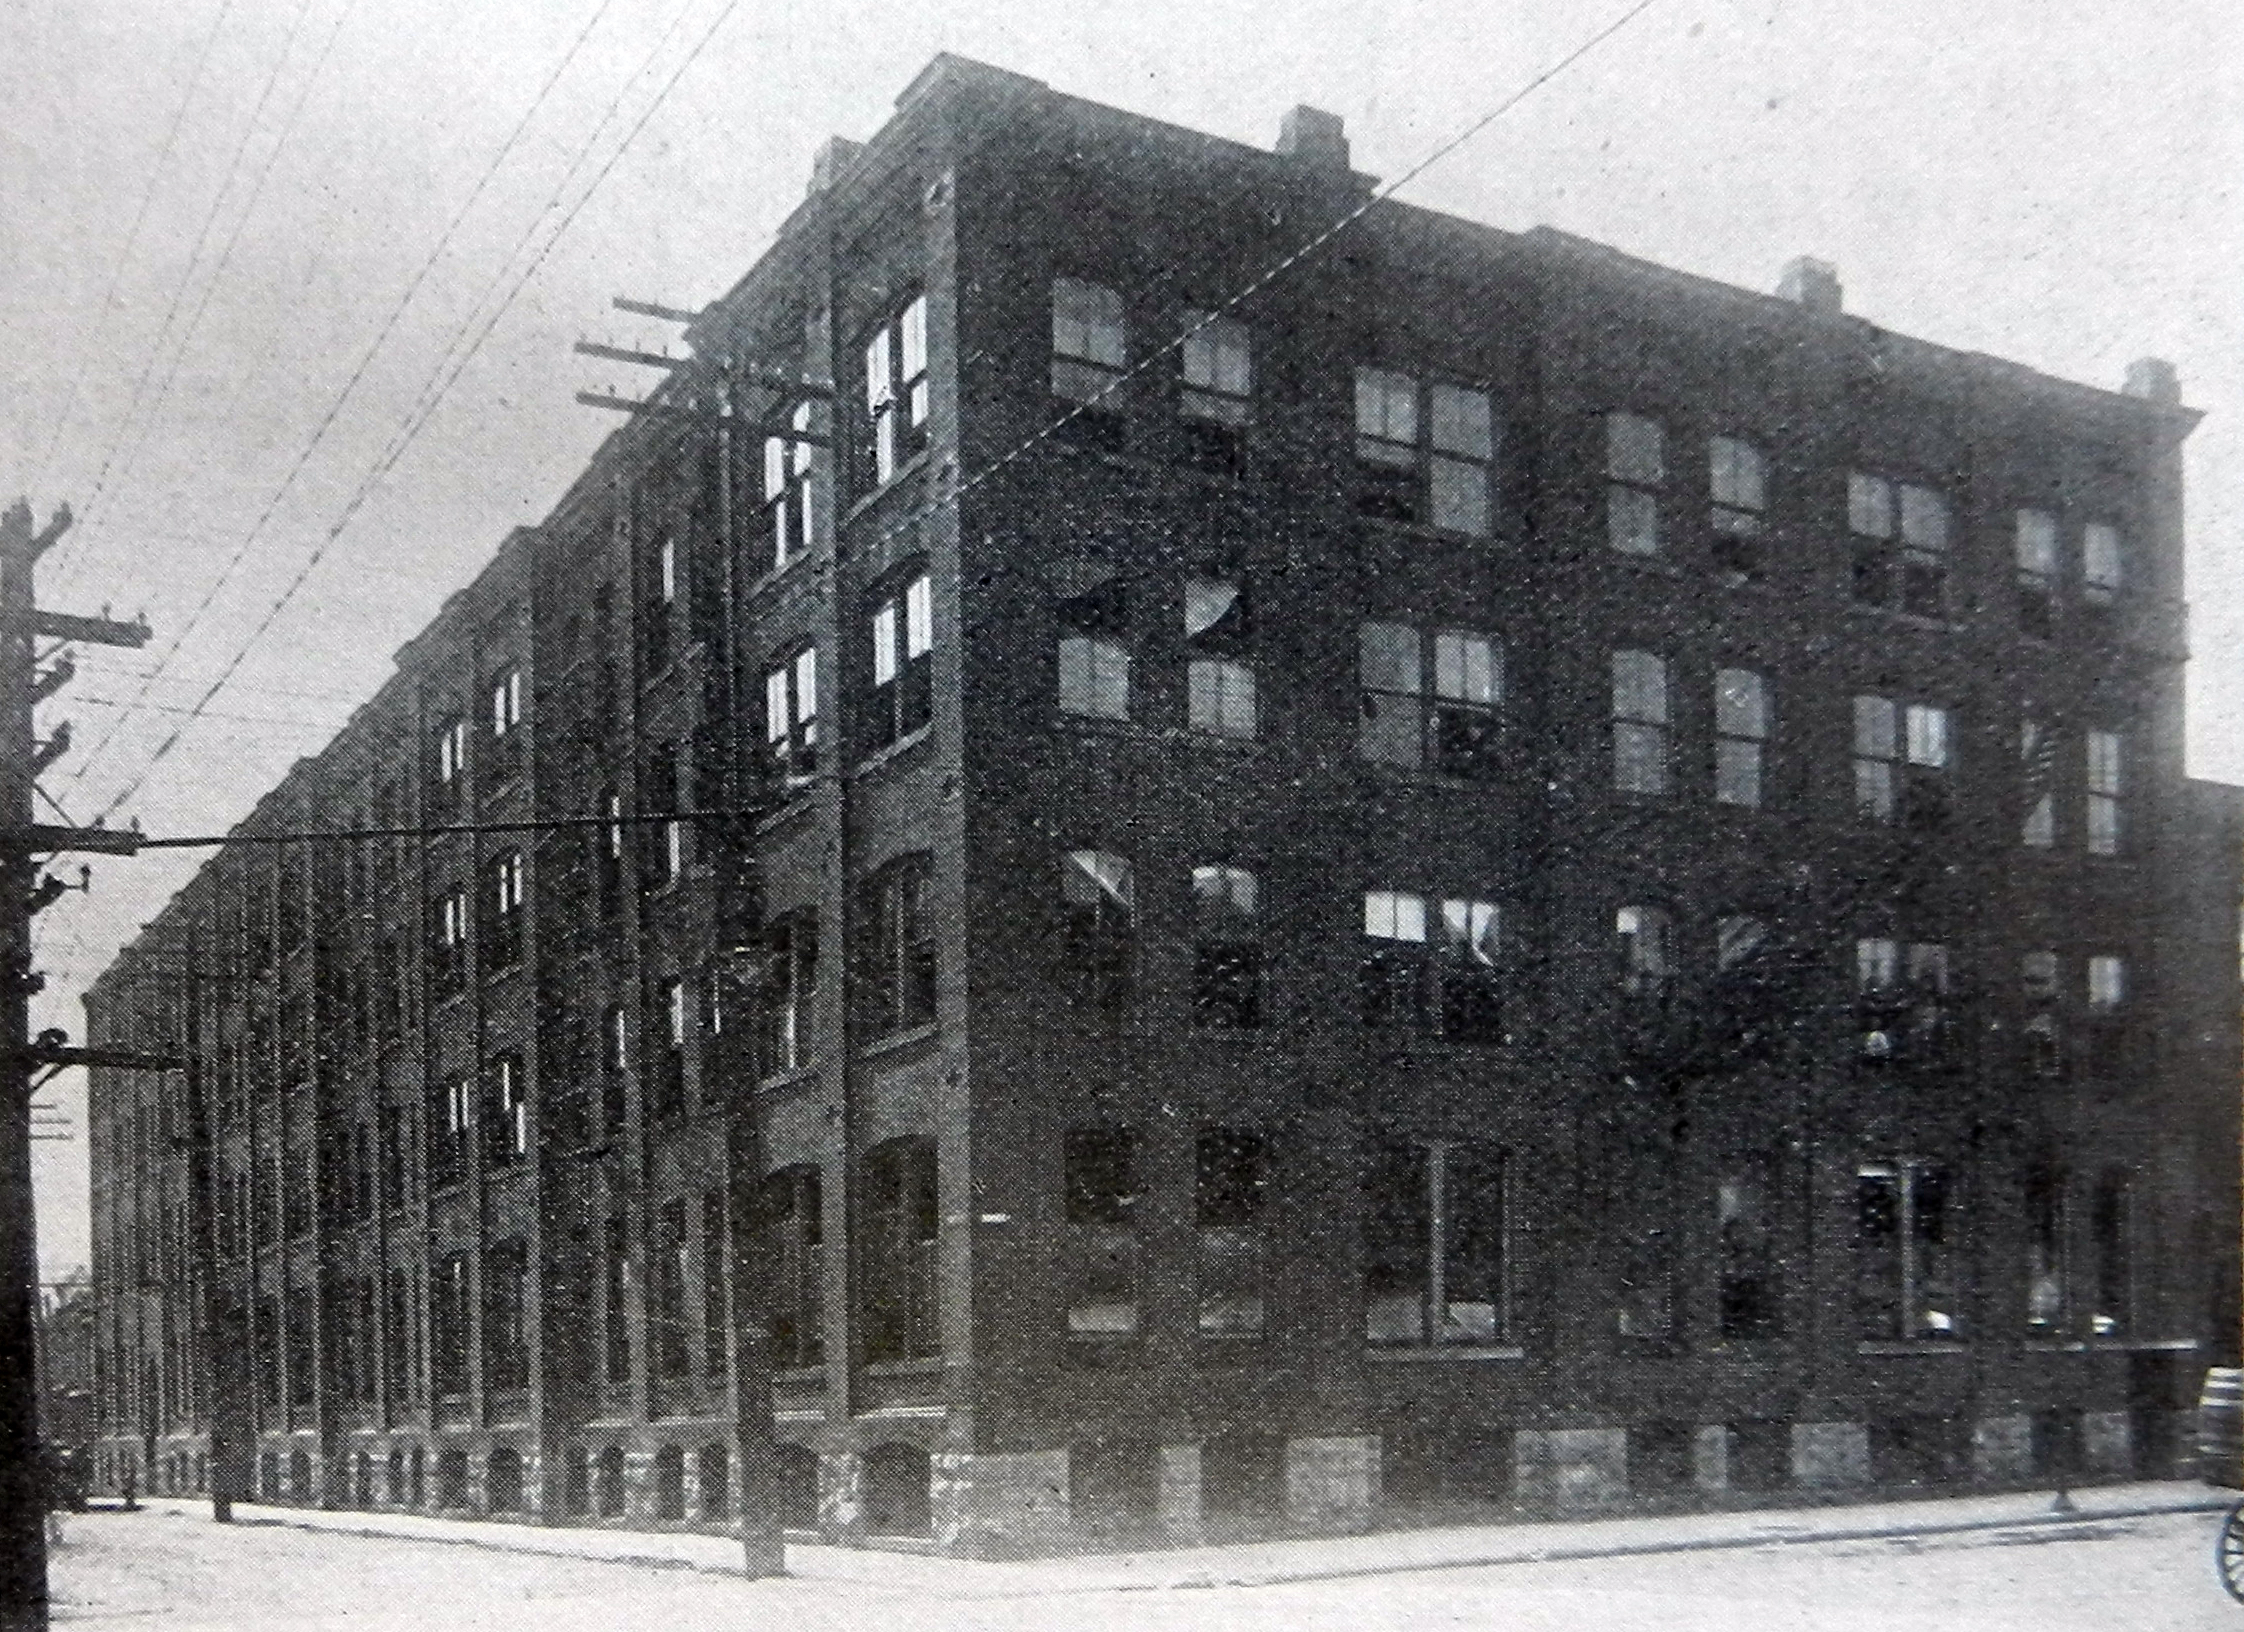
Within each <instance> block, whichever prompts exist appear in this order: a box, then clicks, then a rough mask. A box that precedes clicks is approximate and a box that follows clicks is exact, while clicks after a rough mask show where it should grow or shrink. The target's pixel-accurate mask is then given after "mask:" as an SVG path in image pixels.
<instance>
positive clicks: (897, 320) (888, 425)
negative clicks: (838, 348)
mask: <svg viewBox="0 0 2244 1632" xmlns="http://www.w3.org/2000/svg"><path fill="white" fill-rule="evenodd" d="M928 403H929V396H928V388H927V297H926V296H925V295H915V296H913V297H912V298H911V300H909V301H908V302H906V303H905V305H904V308H903V310H901V311H900V312H898V313H897V314H896V315H895V316H894V317H892V318H890V319H889V320H888V321H887V322H885V323H883V324H882V325H881V326H880V327H879V328H877V329H875V330H874V331H873V333H872V336H871V338H870V339H868V340H867V341H866V342H865V429H866V435H867V437H868V439H869V443H870V446H869V452H870V454H871V464H872V469H873V481H874V483H875V484H876V485H878V484H880V483H884V482H886V481H888V480H889V479H890V478H891V477H893V476H894V475H895V474H896V472H897V471H898V470H899V469H901V468H902V467H903V466H904V464H905V463H906V462H907V461H909V460H910V459H911V458H912V457H913V456H914V455H916V454H918V453H920V452H921V451H922V450H924V449H925V448H926V446H927V410H928Z"/></svg>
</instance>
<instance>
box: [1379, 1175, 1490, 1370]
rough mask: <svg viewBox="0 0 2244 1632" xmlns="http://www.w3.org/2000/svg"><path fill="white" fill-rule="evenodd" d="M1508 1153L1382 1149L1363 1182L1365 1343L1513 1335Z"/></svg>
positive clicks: (1478, 1340)
mask: <svg viewBox="0 0 2244 1632" xmlns="http://www.w3.org/2000/svg"><path fill="white" fill-rule="evenodd" d="M1504 1178H1505V1174H1504V1154H1503V1152H1502V1151H1500V1150H1498V1149H1496V1148H1495V1147H1494V1146H1491V1145H1486V1144H1481V1143H1478V1142H1474V1141H1468V1140H1456V1141H1449V1140H1437V1141H1433V1142H1430V1143H1423V1144H1421V1143H1414V1142H1405V1141H1399V1140H1382V1141H1379V1142H1378V1143H1376V1144H1374V1145H1373V1147H1372V1149H1371V1151H1370V1153H1369V1159H1368V1161H1367V1162H1366V1164H1365V1175H1364V1260H1363V1262H1364V1336H1365V1339H1366V1341H1368V1342H1371V1343H1374V1344H1382V1345H1404V1346H1411V1347H1431V1346H1435V1345H1448V1344H1454V1345H1460V1346H1486V1345H1489V1344H1494V1343H1499V1342H1502V1341H1503V1340H1504V1338H1505V1336H1506V1333H1507V1326H1508V1322H1507V1318H1506V1307H1505V1306H1506V1302H1507V1287H1506V1278H1507V1275H1508V1272H1509V1265H1508V1264H1507V1262H1506V1252H1505V1234H1506V1218H1505V1206H1504V1201H1505V1197H1504Z"/></svg>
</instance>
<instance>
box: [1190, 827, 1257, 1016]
mask: <svg viewBox="0 0 2244 1632" xmlns="http://www.w3.org/2000/svg"><path fill="white" fill-rule="evenodd" d="M1261 918H1262V911H1261V883H1260V880H1258V879H1257V878H1256V877H1255V875H1254V874H1253V873H1251V872H1249V871H1247V869H1246V868H1244V867H1231V866H1225V865H1220V864H1214V865H1208V866H1201V867H1195V868H1193V869H1192V1018H1193V1021H1194V1022H1195V1023H1196V1024H1198V1025H1203V1026H1257V1025H1260V1024H1261V1023H1262V924H1261Z"/></svg>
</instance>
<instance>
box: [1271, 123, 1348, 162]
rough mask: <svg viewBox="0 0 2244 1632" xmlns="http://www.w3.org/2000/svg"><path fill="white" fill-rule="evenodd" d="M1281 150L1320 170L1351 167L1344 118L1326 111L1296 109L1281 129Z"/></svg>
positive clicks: (1279, 148) (1279, 139)
mask: <svg viewBox="0 0 2244 1632" xmlns="http://www.w3.org/2000/svg"><path fill="white" fill-rule="evenodd" d="M1278 151H1279V152H1280V153H1283V154H1285V155H1286V157H1288V158H1291V159H1300V160H1301V161H1302V162H1304V163H1306V164H1312V165H1315V166H1316V167H1317V168H1318V169H1320V170H1338V171H1341V172H1345V171H1346V170H1347V168H1348V132H1347V130H1346V129H1345V127H1343V126H1342V124H1341V122H1340V115H1339V114H1337V113H1327V112H1325V110H1324V109H1322V108H1295V109H1294V110H1293V111H1292V112H1291V113H1289V114H1287V115H1286V117H1285V119H1284V121H1283V122H1282V123H1281V124H1280V125H1279V126H1278Z"/></svg>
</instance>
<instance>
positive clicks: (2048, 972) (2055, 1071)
mask: <svg viewBox="0 0 2244 1632" xmlns="http://www.w3.org/2000/svg"><path fill="white" fill-rule="evenodd" d="M2018 991H2019V996H2020V998H2021V999H2022V1000H2023V1003H2024V1007H2025V1010H2026V1020H2025V1024H2024V1026H2023V1028H2022V1030H2021V1032H2020V1036H2021V1039H2022V1043H2023V1049H2024V1058H2023V1061H2022V1062H2021V1063H2022V1064H2023V1065H2024V1068H2025V1071H2026V1074H2027V1075H2028V1076H2029V1077H2043V1078H2054V1077H2059V1076H2062V1075H2064V1054H2063V1051H2062V1049H2061V1048H2060V1047H2059V1038H2058V1031H2057V1003H2058V997H2059V987H2058V976H2057V954H2056V953H2054V952H2051V951H2048V950H2046V949H2043V950H2040V951H2034V952H2027V953H2024V954H2022V955H2021V956H2020V958H2019V960H2018Z"/></svg>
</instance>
